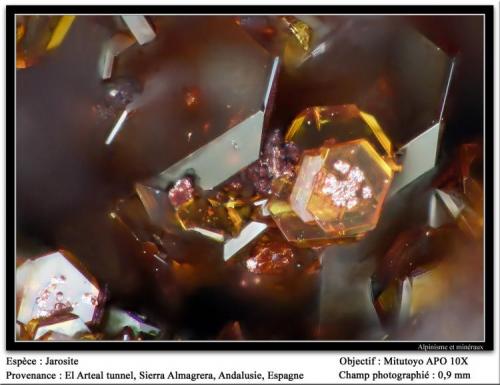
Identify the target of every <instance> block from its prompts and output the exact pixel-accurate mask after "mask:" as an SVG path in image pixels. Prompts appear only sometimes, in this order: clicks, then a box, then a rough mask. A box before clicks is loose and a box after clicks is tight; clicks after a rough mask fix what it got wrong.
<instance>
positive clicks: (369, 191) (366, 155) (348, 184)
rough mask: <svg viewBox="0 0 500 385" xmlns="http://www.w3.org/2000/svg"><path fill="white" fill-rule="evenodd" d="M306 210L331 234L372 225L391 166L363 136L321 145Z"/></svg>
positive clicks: (355, 231)
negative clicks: (320, 165) (320, 159)
mask: <svg viewBox="0 0 500 385" xmlns="http://www.w3.org/2000/svg"><path fill="white" fill-rule="evenodd" d="M323 151H324V155H323V165H322V168H321V170H319V172H318V174H317V176H316V178H315V181H314V185H313V187H312V194H311V198H310V199H309V202H308V204H307V210H308V211H309V212H310V213H311V214H312V216H313V217H314V219H315V221H316V222H317V223H318V224H319V225H320V226H321V227H322V228H323V230H325V231H326V232H328V233H330V234H331V235H332V236H333V237H335V236H353V235H357V234H360V233H364V232H366V231H368V230H371V229H373V228H374V227H375V225H376V224H377V221H378V217H379V215H380V210H381V208H382V204H383V202H384V199H385V196H386V194H387V191H388V190H389V187H390V183H391V180H392V170H391V169H390V167H389V166H388V165H387V163H386V162H385V161H384V160H383V159H382V158H381V157H380V156H379V155H378V154H377V152H376V151H375V150H374V149H373V147H372V146H371V145H370V144H369V143H368V142H367V141H366V140H364V139H362V140H356V141H352V142H347V143H339V144H334V145H332V146H330V147H323Z"/></svg>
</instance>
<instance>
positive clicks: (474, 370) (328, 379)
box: [0, 0, 500, 383]
mask: <svg viewBox="0 0 500 385" xmlns="http://www.w3.org/2000/svg"><path fill="white" fill-rule="evenodd" d="M1 3H2V5H5V4H23V2H22V1H3V0H1ZM50 3H51V4H60V5H64V4H68V3H70V2H69V1H51V2H50ZM134 3H135V4H141V5H145V3H144V2H133V1H124V0H121V1H112V0H108V1H106V4H110V5H112V4H114V5H121V4H134ZM188 3H189V4H193V5H194V4H204V5H208V4H213V2H209V1H201V0H197V1H196V2H194V1H193V2H188V1H184V2H182V1H172V0H170V1H168V4H180V5H186V4H188ZM284 3H288V4H307V5H312V3H311V2H306V1H293V0H286V1H276V0H274V1H266V2H262V1H261V2H257V1H253V2H251V1H235V0H233V1H219V2H218V4H265V5H269V4H284ZM386 3H387V4H393V5H396V4H402V3H403V2H402V1H398V2H386ZM415 3H416V2H411V3H408V4H415ZM24 4H26V2H24ZM29 4H36V2H30V3H29ZM71 4H72V5H76V4H88V5H90V4H97V5H101V4H103V2H101V1H85V2H84V1H77V2H71ZM148 4H156V5H160V4H162V5H167V2H166V1H164V2H159V1H158V2H154V1H150V2H148ZM314 4H335V5H338V4H346V5H352V4H373V5H375V4H380V1H377V2H373V3H372V2H367V1H365V2H359V1H355V2H354V1H350V2H332V1H316V2H314ZM418 4H419V5H423V4H449V5H452V4H463V5H466V4H471V5H472V4H476V5H477V4H478V3H475V2H474V1H472V0H471V1H470V2H468V3H467V2H463V1H454V2H446V1H440V2H419V3H418ZM481 4H491V5H495V15H494V21H495V38H494V40H495V45H496V46H495V64H496V65H495V75H494V78H495V104H494V105H495V109H496V111H495V144H496V145H498V142H497V139H498V136H497V135H498V101H499V99H498V63H499V62H498V49H497V44H498V36H499V34H498V21H499V17H498V16H499V12H498V4H497V3H496V2H493V1H481ZM2 10H3V13H2V18H1V22H2V26H1V28H0V31H1V34H2V36H1V38H0V44H1V48H0V50H1V52H2V53H3V52H5V14H6V12H5V7H2ZM5 65H6V63H5V56H4V55H2V74H5ZM1 82H2V87H1V88H2V90H5V84H4V82H5V77H4V76H1ZM9 97H10V95H9ZM1 98H2V100H1V106H2V108H1V110H2V115H3V119H2V125H3V126H5V100H4V98H5V92H2V93H1ZM5 129H6V130H13V129H14V127H5ZM0 141H1V143H2V146H1V148H2V151H5V135H4V132H3V133H2V135H0ZM496 147H497V146H496ZM3 155H4V154H3ZM4 162H5V156H1V157H0V163H1V167H0V170H1V174H2V175H1V180H2V181H5V175H4V173H5V163H4ZM495 164H496V165H497V167H496V170H495V190H496V191H497V192H498V165H499V155H498V147H497V148H496V149H495ZM490 166H491V165H490ZM5 187H6V186H5V183H2V184H1V197H0V198H1V201H2V202H5ZM9 188H12V186H9ZM498 203H499V200H498V196H497V195H496V196H495V208H496V211H495V229H496V233H495V262H494V263H495V313H494V314H495V315H494V316H495V318H494V319H495V322H494V325H495V333H494V334H495V347H496V350H495V352H482V353H470V354H468V356H469V367H468V369H467V370H468V371H469V372H470V373H471V379H470V380H467V381H464V382H465V383H499V381H500V378H499V338H498V335H499V330H498V325H499V322H498V320H499V318H498V299H499V298H498V297H499V293H500V291H499V285H498V272H499V262H498V237H497V236H496V235H497V234H498V233H497V231H498ZM0 207H1V208H0V210H1V214H2V218H4V219H5V207H4V205H3V204H2V205H0ZM6 225H7V226H12V223H7V224H6V223H5V220H2V222H1V229H0V240H1V245H2V249H1V250H3V251H4V258H3V260H2V263H1V264H0V265H1V269H2V272H1V275H0V277H5V259H6V258H12V257H13V256H11V255H5V254H6V253H5V250H6V248H5V226H6ZM4 290H5V285H4V284H3V283H2V284H0V291H1V294H0V309H5V303H4V301H5V292H4ZM4 337H5V313H4V312H3V311H2V310H0V382H2V383H4V382H5V377H4V375H5V374H4V373H5V371H6V357H7V356H12V357H16V358H19V357H23V356H25V357H28V356H31V357H36V358H44V357H46V356H47V354H43V353H29V352H16V353H7V352H6V351H5V338H4ZM387 355H390V356H399V357H401V358H402V357H407V358H426V357H428V356H431V354H429V353H427V354H426V353H422V352H415V353H396V352H388V353H371V352H366V353H354V352H343V353H342V352H332V353H330V352H302V353H297V352H276V353H266V352H223V353H222V352H221V353H218V352H206V353H201V352H194V353H190V352H164V353H163V352H107V353H106V352H79V353H70V352H60V353H50V354H49V356H51V357H54V358H56V357H59V358H64V357H68V356H71V357H78V359H79V360H80V364H79V365H78V367H77V368H76V367H75V368H73V369H77V370H92V371H99V370H107V371H110V372H113V371H116V372H126V371H128V370H130V369H135V370H136V371H138V370H148V371H150V372H155V371H156V372H158V371H162V372H168V371H170V370H178V371H183V372H189V371H196V372H203V371H209V372H211V371H214V372H216V373H218V372H219V371H227V372H232V371H233V370H236V371H240V370H246V371H249V372H253V371H254V370H258V371H262V372H267V370H274V371H276V372H297V371H301V372H303V373H304V374H305V379H304V382H307V383H332V382H335V383H339V382H341V381H340V380H339V378H338V377H337V375H338V372H339V371H340V370H344V369H345V370H347V369H349V370H351V371H355V370H366V368H364V367H358V369H350V368H347V367H345V368H341V365H340V364H339V358H340V357H341V356H349V357H356V358H361V357H368V356H387ZM434 355H437V356H447V357H450V356H451V353H444V354H439V353H437V354H432V356H434ZM460 355H462V356H463V355H464V354H460ZM10 369H12V368H10ZM37 369H38V370H41V371H46V367H43V366H42V367H40V366H37V367H36V368H35V369H30V370H29V371H30V372H36V370H37ZM425 369H429V370H437V369H435V368H432V367H427V368H425ZM54 370H55V371H56V372H62V371H64V370H66V368H64V367H56V368H55V369H54ZM375 370H378V368H375ZM393 370H394V371H404V370H405V369H404V368H398V367H393ZM407 370H409V371H413V370H414V369H411V368H408V369H407ZM440 370H454V371H457V370H460V367H451V366H444V367H441V368H440ZM24 382H25V381H21V380H20V381H18V383H24ZM58 382H59V383H66V381H64V380H61V381H58ZM80 382H81V383H84V382H88V380H87V381H83V380H82V381H80ZM115 382H116V381H115ZM120 382H121V383H126V381H120ZM143 382H145V381H143ZM165 382H166V381H158V382H157V383H165ZM183 382H189V381H186V380H184V381H183ZM236 382H241V381H236ZM353 382H359V380H357V381H353ZM385 382H389V381H384V383H385ZM416 382H417V383H423V382H424V381H416ZM429 382H432V381H429ZM434 382H436V383H437V382H439V383H441V382H443V381H440V380H437V379H436V380H435V381H434ZM446 382H448V383H452V381H451V380H448V381H446ZM96 383H97V382H96ZM151 383H153V382H151Z"/></svg>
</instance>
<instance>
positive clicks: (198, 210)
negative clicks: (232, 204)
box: [176, 199, 243, 242]
mask: <svg viewBox="0 0 500 385" xmlns="http://www.w3.org/2000/svg"><path fill="white" fill-rule="evenodd" d="M229 209H230V211H228V210H227V209H226V208H225V207H224V206H221V205H215V206H214V205H212V204H210V202H209V201H208V200H207V199H195V200H192V201H189V202H187V203H186V204H183V205H181V206H180V207H179V208H178V209H177V213H176V215H177V219H178V220H179V223H180V224H181V225H182V227H183V229H184V230H191V231H196V232H198V233H200V234H202V235H205V236H207V237H209V238H212V239H214V240H216V241H219V242H223V241H224V237H225V236H235V235H237V234H238V233H239V231H240V229H241V225H242V223H243V221H242V220H241V218H240V216H239V214H238V211H237V210H235V209H231V208H229Z"/></svg>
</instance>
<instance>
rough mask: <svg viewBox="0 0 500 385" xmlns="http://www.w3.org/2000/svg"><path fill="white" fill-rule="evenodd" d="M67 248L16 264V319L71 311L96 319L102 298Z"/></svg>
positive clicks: (88, 320) (98, 289)
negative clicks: (63, 250) (17, 265)
mask: <svg viewBox="0 0 500 385" xmlns="http://www.w3.org/2000/svg"><path fill="white" fill-rule="evenodd" d="M78 265H79V264H78V262H77V260H76V259H75V258H74V257H73V256H71V255H70V254H69V253H67V252H61V251H58V252H55V253H51V254H48V255H45V256H42V257H39V258H37V259H35V260H33V261H32V260H29V261H27V262H25V263H24V264H23V265H21V267H20V268H18V274H17V279H16V281H17V282H16V286H17V288H16V292H17V295H16V297H17V307H18V313H17V320H18V321H19V322H22V323H23V324H27V323H28V322H29V321H30V320H32V319H36V318H42V317H50V316H53V315H54V314H59V313H63V312H71V313H73V314H75V315H76V316H78V317H80V318H81V320H82V321H83V322H85V323H92V322H94V321H96V318H97V315H98V313H99V311H98V310H99V305H100V302H102V299H103V298H102V295H101V290H100V288H99V286H98V284H97V282H96V280H95V279H94V278H93V277H91V276H90V275H88V273H87V272H86V271H85V270H84V269H83V267H80V266H78Z"/></svg>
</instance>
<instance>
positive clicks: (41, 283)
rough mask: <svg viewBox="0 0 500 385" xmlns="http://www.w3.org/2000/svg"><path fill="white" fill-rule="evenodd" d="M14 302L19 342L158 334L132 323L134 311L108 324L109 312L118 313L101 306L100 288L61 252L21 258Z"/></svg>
mask: <svg viewBox="0 0 500 385" xmlns="http://www.w3.org/2000/svg"><path fill="white" fill-rule="evenodd" d="M16 302H17V333H16V334H17V338H19V339H21V340H40V341H63V340H98V339H115V338H119V339H121V336H122V334H123V335H127V336H128V337H127V338H129V339H130V338H132V339H136V338H144V337H145V336H146V335H147V336H149V338H151V337H152V336H156V335H158V334H159V329H157V328H155V327H152V326H149V325H147V324H146V323H144V322H143V323H142V324H138V323H137V322H136V321H134V322H132V321H133V320H135V319H140V317H138V316H136V315H134V314H133V313H125V314H128V318H124V317H123V316H122V317H121V323H120V324H119V328H117V327H116V325H117V322H116V320H115V319H114V320H113V325H114V326H111V325H110V319H109V318H110V316H109V315H110V312H111V313H112V314H113V315H115V314H116V313H118V314H120V312H123V311H122V310H117V309H113V308H107V309H106V308H105V303H106V295H105V290H103V289H101V288H100V287H99V284H98V283H97V281H96V279H95V278H94V277H93V276H92V275H91V274H90V273H89V272H88V271H87V270H86V269H85V268H84V267H83V266H82V265H81V263H80V262H79V261H78V260H77V259H76V257H75V256H74V255H72V254H71V253H69V252H67V251H64V250H61V251H57V252H53V253H50V254H47V255H44V256H40V257H38V258H36V259H33V260H31V259H29V260H26V261H25V262H24V263H23V264H21V265H20V266H19V267H18V268H17V273H16ZM114 318H117V317H116V316H114ZM129 328H133V333H132V334H130V333H129V332H127V330H128V329H129ZM104 329H106V330H104Z"/></svg>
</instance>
